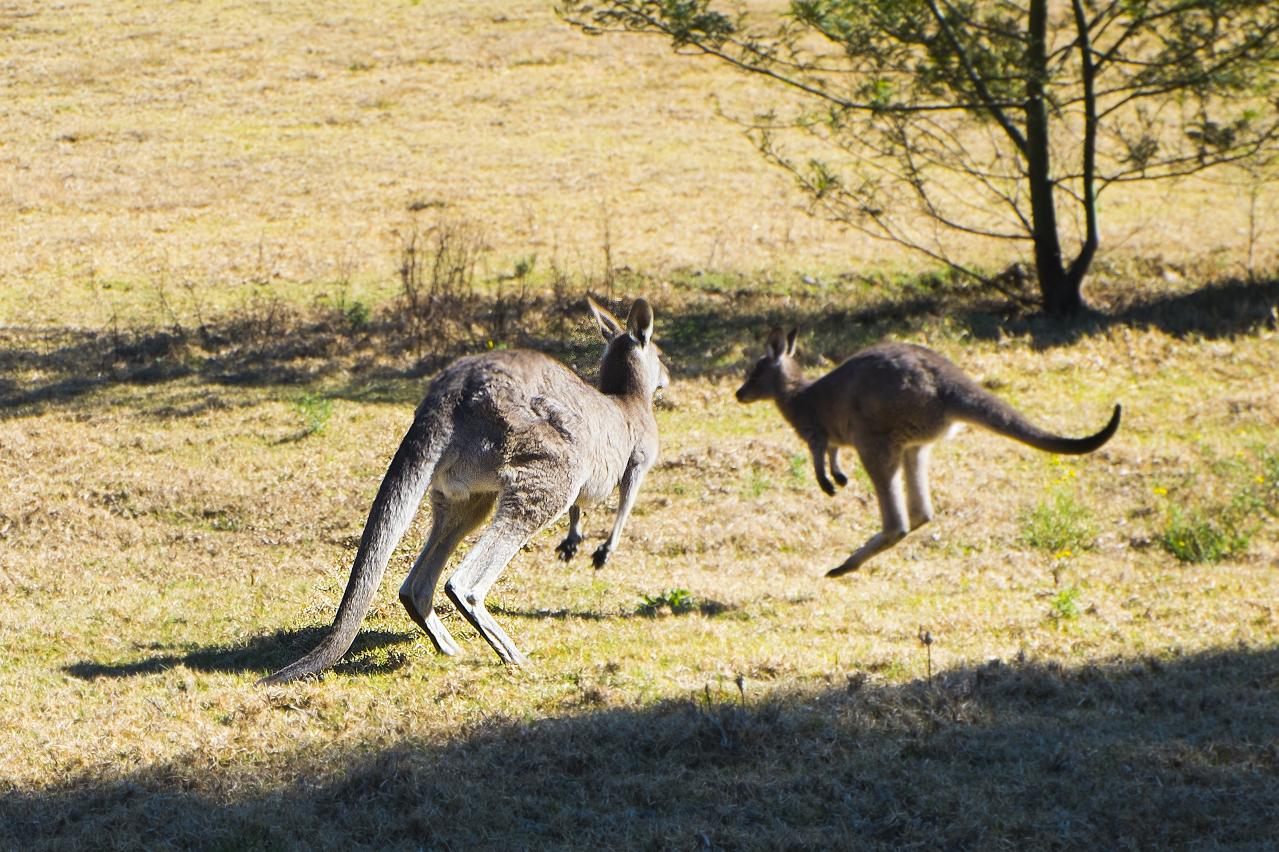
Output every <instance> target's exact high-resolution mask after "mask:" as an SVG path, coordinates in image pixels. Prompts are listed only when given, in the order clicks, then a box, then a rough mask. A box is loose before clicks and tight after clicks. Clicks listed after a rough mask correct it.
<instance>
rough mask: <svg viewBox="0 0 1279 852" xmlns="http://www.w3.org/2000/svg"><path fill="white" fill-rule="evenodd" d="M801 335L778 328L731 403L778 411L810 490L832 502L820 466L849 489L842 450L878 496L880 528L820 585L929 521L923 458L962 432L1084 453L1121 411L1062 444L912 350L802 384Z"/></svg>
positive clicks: (893, 349)
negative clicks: (794, 436) (801, 455)
mask: <svg viewBox="0 0 1279 852" xmlns="http://www.w3.org/2000/svg"><path fill="white" fill-rule="evenodd" d="M798 336H799V330H798V329H791V331H790V333H789V334H787V335H783V334H782V330H781V329H780V328H774V329H773V330H772V332H771V333H770V334H769V337H768V342H767V345H766V352H765V354H764V356H763V357H762V358H760V359H759V361H757V362H756V363H755V366H754V367H753V368H751V371H750V373H749V374H747V377H746V382H745V384H743V385H742V386H741V387H740V388H738V390H737V401H738V402H742V403H748V402H754V401H756V400H760V399H771V400H773V401H774V402H775V403H777V408H778V410H779V411H781V413H782V416H783V417H785V418H786V421H787V422H788V423H790V425H791V426H792V427H794V429H795V431H796V432H797V433H799V436H800V438H802V439H803V440H804V441H806V442H807V443H808V450H809V452H811V453H812V454H813V469H814V471H815V472H816V474H817V484H818V485H819V486H821V489H822V491H825V492H826V493H827V494H828V495H832V496H833V495H834V494H835V485H833V484H832V483H831V481H830V479H829V478H827V476H826V465H827V464H828V463H829V465H830V470H831V475H832V476H833V477H834V478H835V482H836V483H838V484H839V485H840V486H844V485H847V484H848V477H847V476H845V475H844V472H843V470H841V469H840V467H839V448H840V447H850V446H851V447H853V448H854V449H856V450H857V455H858V457H859V458H861V462H862V466H863V467H864V468H865V469H866V473H867V474H869V476H870V481H871V484H872V485H873V486H874V488H875V496H876V498H877V499H878V501H879V512H880V516H881V518H882V520H883V529H882V530H881V531H880V532H878V533H876V534H875V535H873V536H871V537H870V538H869V539H868V540H867V541H866V543H865V544H863V545H862V546H861V547H859V548H858V549H857V550H855V551H853V553H852V555H851V556H849V557H848V558H847V559H846V560H844V562H843V564H841V565H839V566H837V567H835V568H832V569H831V570H830V571H828V572H826V576H827V577H839V576H841V575H843V574H847V573H849V572H850V571H856V570H857V569H858V568H860V567H861V566H862V565H864V564H866V561H867V560H869V559H870V558H871V557H872V556H875V555H876V554H877V553H881V552H883V551H885V550H887V549H888V548H890V547H892V546H893V545H895V544H897V542H899V541H901V540H902V539H903V538H905V536H906V533H907V532H910V531H912V530H916V529H918V528H919V527H921V526H923V525H924V524H926V523H928V522H929V521H931V520H932V519H933V505H932V500H931V498H930V497H929V494H928V456H929V453H930V451H931V450H932V445H933V444H935V443H936V442H937V441H940V440H941V439H942V438H945V437H949V436H950V435H952V434H954V432H955V431H956V430H957V429H958V428H959V427H960V426H961V424H964V423H974V424H976V425H978V426H984V427H985V428H987V429H990V430H991V431H992V432H996V433H998V434H1000V435H1003V436H1005V437H1008V438H1012V439H1014V440H1017V441H1020V442H1022V443H1023V444H1028V445H1030V446H1032V447H1034V448H1035V449H1038V450H1044V451H1046V452H1050V453H1063V454H1067V455H1082V454H1084V453H1091V452H1092V451H1094V450H1096V449H1098V448H1099V447H1101V446H1102V445H1103V444H1105V443H1106V442H1107V441H1109V440H1110V438H1111V436H1112V435H1114V434H1115V430H1117V429H1118V428H1119V416H1120V412H1121V407H1120V406H1118V405H1116V406H1115V410H1114V413H1113V414H1112V415H1111V417H1110V422H1109V423H1107V424H1106V426H1105V428H1103V429H1102V430H1101V431H1100V432H1098V433H1097V434H1095V435H1090V436H1089V437H1087V438H1062V437H1058V436H1057V435H1053V434H1051V433H1049V432H1045V431H1044V430H1043V429H1040V428H1039V427H1037V426H1035V425H1033V424H1031V423H1030V422H1029V421H1028V420H1026V418H1025V417H1023V416H1022V415H1021V414H1019V413H1018V412H1017V411H1016V410H1014V409H1013V408H1012V407H1011V406H1009V405H1008V404H1007V403H1005V402H1004V401H1003V400H1001V399H999V398H998V397H996V396H994V395H993V394H991V393H989V392H987V391H986V390H985V389H984V388H983V387H981V385H979V384H977V383H976V382H975V381H973V380H972V379H971V378H969V377H968V376H967V375H965V373H964V372H963V371H962V370H960V369H959V367H957V366H955V365H954V364H953V363H951V362H950V361H948V360H947V359H945V358H943V357H942V356H941V355H939V354H937V353H936V352H934V351H932V350H931V349H926V348H924V347H923V346H915V345H913V344H909V343H880V344H878V345H875V346H871V347H869V348H867V349H863V350H862V351H861V352H858V353H857V354H856V355H854V356H853V357H851V358H849V359H848V360H847V361H845V362H844V363H842V364H840V365H839V366H838V367H836V368H835V369H834V370H831V371H830V372H829V373H827V374H826V375H824V376H822V377H821V378H820V379H818V380H817V381H814V382H807V381H805V380H804V373H803V370H802V369H801V367H800V365H799V362H798V361H797V360H796V358H795V342H796V339H797V338H798ZM903 471H905V477H904V479H905V488H904V489H903V482H902V480H903V476H902V473H903ZM903 491H904V493H903Z"/></svg>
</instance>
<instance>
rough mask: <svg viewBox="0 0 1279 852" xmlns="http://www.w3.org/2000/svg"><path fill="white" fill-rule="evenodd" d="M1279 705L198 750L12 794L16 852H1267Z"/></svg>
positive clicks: (675, 719)
mask: <svg viewBox="0 0 1279 852" xmlns="http://www.w3.org/2000/svg"><path fill="white" fill-rule="evenodd" d="M1277 689H1279V649H1276V648H1274V647H1270V648H1265V649H1245V648H1238V649H1231V650H1214V651H1208V652H1204V653H1198V654H1193V655H1188V656H1183V657H1175V658H1156V657H1145V658H1138V659H1126V660H1118V661H1114V662H1112V663H1110V664H1107V665H1086V666H1083V667H1080V668H1073V669H1066V668H1063V667H1061V666H1059V665H1055V664H1039V663H1031V662H1012V663H1000V662H998V661H992V662H991V663H988V664H986V665H981V666H974V667H961V668H956V669H954V670H951V671H946V672H943V673H941V674H938V675H936V676H935V677H932V678H929V679H921V680H917V681H913V682H909V683H904V684H898V685H882V684H880V685H876V684H873V683H871V682H868V681H867V680H866V678H865V676H864V675H861V674H858V673H854V674H853V675H852V676H851V677H850V676H841V677H838V678H832V682H830V683H829V684H828V685H827V686H824V687H821V688H810V689H801V690H797V691H772V692H769V691H761V690H760V689H759V687H758V686H756V685H755V684H753V683H749V682H748V683H745V684H744V685H743V686H742V688H741V689H740V691H739V690H738V688H736V687H734V686H732V685H731V684H730V685H729V686H728V688H727V689H719V688H715V689H714V690H712V688H711V687H710V686H708V687H707V688H706V690H704V691H699V692H697V693H694V695H693V696H692V697H690V698H688V699H685V700H671V701H663V702H660V703H656V704H647V705H641V706H621V707H608V708H599V709H591V706H590V705H591V702H592V701H598V700H600V699H599V696H598V695H596V694H594V693H592V692H591V691H590V690H589V689H586V690H584V691H583V696H582V703H581V704H580V705H579V706H578V708H577V709H576V710H572V711H570V712H568V714H567V715H563V716H558V717H552V718H543V719H537V720H534V721H528V720H526V719H503V718H497V717H493V716H489V717H488V720H487V721H486V722H484V723H482V724H479V725H475V726H472V727H470V728H467V729H464V730H460V731H458V732H456V734H455V735H454V736H452V737H449V738H447V739H445V740H441V739H439V738H438V737H436V736H434V735H432V736H431V737H430V738H424V739H417V738H412V737H410V738H401V739H396V740H394V741H390V742H385V741H384V743H383V744H382V745H378V746H377V747H375V748H371V747H370V745H368V744H361V743H352V744H344V745H335V746H333V747H330V748H327V749H316V748H315V747H314V746H309V747H305V748H299V749H298V750H297V751H295V752H292V753H280V754H276V755H262V756H260V758H255V759H254V761H253V762H252V764H251V765H245V766H237V767H232V768H215V769H210V768H209V767H210V766H218V767H221V766H223V765H222V764H214V763H210V761H209V759H208V756H207V755H203V754H200V753H198V752H197V751H193V752H192V753H190V754H189V755H186V756H184V757H182V758H179V759H178V760H175V761H173V762H171V763H168V764H163V765H158V766H151V767H146V768H143V769H140V770H124V771H122V772H121V773H120V774H119V775H117V776H112V777H95V776H90V775H85V776H81V777H73V778H67V779H63V780H61V781H58V782H55V783H54V784H52V785H51V786H49V787H46V788H42V789H30V788H22V787H20V786H13V785H10V786H7V787H5V788H3V792H0V845H9V846H14V847H15V848H17V847H22V848H26V849H34V848H73V847H75V848H78V847H90V848H92V847H96V846H100V845H102V844H103V843H104V838H113V839H115V842H124V843H125V844H126V845H129V844H130V843H133V842H136V843H137V844H138V845H139V846H146V847H150V848H155V847H176V848H220V849H227V848H236V849H279V848H312V847H315V846H322V847H325V848H344V849H345V848H406V849H407V848H433V849H434V848H438V849H460V848H466V849H497V848H546V847H555V848H582V849H586V848H590V849H635V848H655V849H656V848H661V849H672V848H706V849H714V848H724V849H733V848H740V849H781V848H787V849H819V848H820V849H829V848H869V849H899V848H929V849H989V848H1036V849H1046V848H1052V849H1099V848H1100V849H1156V848H1159V849H1162V848H1219V847H1230V848H1239V849H1265V848H1273V844H1274V841H1275V838H1276V837H1277V836H1279V740H1276V731H1279V701H1276V700H1275V695H1276V690H1277ZM287 703H288V702H284V704H281V705H280V706H281V707H285V706H286V705H287ZM279 712H286V710H284V709H281V710H280V711H279ZM391 736H392V737H393V735H391Z"/></svg>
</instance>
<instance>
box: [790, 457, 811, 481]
mask: <svg viewBox="0 0 1279 852" xmlns="http://www.w3.org/2000/svg"><path fill="white" fill-rule="evenodd" d="M790 476H791V479H793V480H795V482H798V483H803V482H804V481H805V480H806V479H807V478H808V456H806V455H804V454H803V453H795V455H793V456H791V457H790Z"/></svg>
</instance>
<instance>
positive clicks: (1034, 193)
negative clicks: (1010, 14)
mask: <svg viewBox="0 0 1279 852" xmlns="http://www.w3.org/2000/svg"><path fill="white" fill-rule="evenodd" d="M1029 24H1030V26H1029V35H1030V47H1029V50H1028V51H1027V56H1026V59H1027V65H1028V66H1029V67H1028V69H1027V70H1028V72H1029V73H1028V76H1027V78H1026V80H1027V82H1026V179H1027V182H1028V183H1029V189H1030V212H1031V223H1032V226H1033V229H1034V234H1033V237H1034V243H1035V272H1036V273H1037V275H1038V277H1039V293H1040V296H1041V298H1042V299H1043V302H1044V310H1045V311H1046V312H1047V313H1049V314H1053V315H1054V316H1068V315H1070V314H1074V313H1076V312H1078V311H1079V310H1080V309H1081V308H1082V307H1083V298H1082V297H1081V295H1080V285H1081V284H1082V283H1083V275H1082V271H1081V274H1078V275H1075V274H1071V273H1073V272H1074V271H1075V270H1073V269H1072V270H1071V273H1067V271H1066V269H1065V268H1064V266H1063V265H1062V260H1061V239H1060V237H1059V236H1058V233H1057V207H1056V203H1055V200H1054V198H1053V179H1052V163H1051V161H1050V156H1049V149H1048V140H1049V135H1048V104H1047V102H1046V101H1045V99H1044V84H1045V82H1046V81H1047V77H1048V51H1047V33H1048V0H1031V3H1030V21H1029Z"/></svg>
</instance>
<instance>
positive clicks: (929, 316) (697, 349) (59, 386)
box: [0, 280, 1279, 417]
mask: <svg viewBox="0 0 1279 852" xmlns="http://www.w3.org/2000/svg"><path fill="white" fill-rule="evenodd" d="M1112 295H1113V298H1111V299H1110V302H1111V303H1112V308H1111V309H1110V311H1109V312H1107V313H1099V312H1089V313H1085V314H1084V315H1082V316H1080V317H1078V318H1076V319H1073V320H1069V321H1057V320H1050V319H1047V318H1045V317H1042V316H1035V315H1029V316H1028V315H1022V314H1017V313H1015V312H1010V311H1009V310H1008V308H1007V307H1006V304H1004V303H1001V302H999V301H995V300H992V299H991V298H990V297H989V295H988V294H987V293H985V292H984V291H976V290H973V289H971V288H956V287H954V286H949V285H937V286H934V287H931V288H926V287H923V286H922V285H919V284H915V285H912V286H910V287H907V288H904V289H901V290H899V291H897V292H895V293H891V294H888V295H879V294H877V293H874V292H873V291H872V296H871V297H869V298H867V297H866V296H865V294H864V293H860V294H840V293H827V292H825V291H822V290H820V289H818V288H811V289H808V290H800V291H796V292H792V293H786V294H778V293H768V292H753V291H750V290H743V291H740V292H735V293H719V294H714V293H695V292H678V293H676V294H675V295H674V296H672V297H670V298H669V299H668V300H667V302H669V304H660V305H658V328H657V331H658V336H659V338H660V341H661V343H662V346H663V348H664V350H665V351H666V352H667V355H668V361H669V362H670V366H671V368H672V371H673V372H674V373H675V374H676V376H680V377H695V376H702V375H724V374H730V373H732V374H735V373H737V372H738V371H740V369H741V367H742V365H743V364H744V363H745V362H746V361H747V360H749V359H751V358H754V357H756V355H757V353H758V351H760V350H761V346H762V344H761V342H760V341H761V340H762V338H763V336H764V335H765V334H766V332H767V330H768V328H769V327H770V326H772V325H782V326H792V325H797V326H799V327H800V328H802V329H803V331H804V339H805V347H804V348H805V350H806V351H808V352H810V353H823V354H825V355H826V356H828V357H829V358H831V359H833V360H836V361H838V360H842V359H843V358H845V357H847V356H849V355H851V354H852V353H853V352H855V351H857V350H858V349H860V348H861V347H863V346H865V345H867V344H868V343H871V342H874V341H876V340H879V339H882V338H884V337H892V336H900V335H903V334H907V333H911V332H914V331H916V330H918V329H920V328H925V327H927V326H928V325H929V324H933V323H937V322H939V321H945V322H946V323H947V324H948V326H949V327H950V328H953V329H958V330H960V331H963V332H967V333H968V334H970V335H971V336H972V337H974V338H977V339H983V340H988V339H995V338H998V337H1000V336H1001V335H1009V334H1011V335H1029V336H1030V337H1031V338H1032V340H1033V342H1034V345H1035V346H1036V347H1039V348H1043V349H1047V348H1052V347H1055V346H1064V345H1069V344H1071V343H1074V342H1075V341H1077V340H1079V339H1080V338H1083V337H1087V336H1089V335H1094V334H1100V333H1105V332H1106V331H1107V330H1108V329H1110V328H1112V327H1115V326H1127V327H1133V328H1157V329H1162V330H1164V331H1166V332H1168V333H1169V334H1172V335H1175V336H1178V337H1202V338H1205V339H1214V338H1222V337H1230V336H1233V335H1239V334H1249V333H1254V332H1256V331H1257V330H1258V329H1260V328H1263V327H1265V326H1267V325H1268V324H1274V323H1277V322H1279V318H1277V317H1276V314H1275V311H1276V306H1277V305H1279V280H1271V281H1262V282H1256V283H1245V282H1241V281H1224V282H1218V283H1213V284H1209V285H1206V286H1203V287H1200V288H1198V289H1195V290H1191V291H1187V292H1177V293H1155V294H1153V295H1151V294H1150V293H1149V292H1141V293H1138V294H1136V295H1133V296H1131V297H1130V296H1128V295H1126V294H1123V293H1119V294H1117V295H1114V294H1112ZM581 315H582V316H585V315H586V314H585V308H582V310H581ZM508 337H509V339H505V340H501V341H497V342H498V343H499V344H500V345H503V346H506V345H510V346H526V347H530V348H535V349H540V350H542V351H545V352H549V353H551V354H553V355H556V356H557V357H560V358H562V359H564V360H566V361H569V362H570V363H573V364H577V365H579V366H581V367H584V368H585V367H588V366H593V365H594V363H595V361H596V359H597V358H598V357H599V354H600V348H599V346H598V345H596V344H595V342H594V339H593V338H592V339H591V342H590V343H589V344H587V343H585V342H584V341H583V340H573V339H570V338H568V337H566V336H565V335H564V334H563V332H562V329H561V333H559V334H555V333H552V326H551V325H546V327H545V328H542V327H540V326H539V327H536V328H534V327H529V328H522V329H513V330H512V331H511V332H510V333H509V335H508ZM489 342H491V341H481V340H480V339H479V338H476V339H474V340H471V341H469V342H465V341H461V342H457V343H455V344H453V345H451V346H448V347H445V349H443V350H441V351H437V352H425V353H423V352H421V351H419V349H418V347H420V345H421V342H420V341H417V342H415V341H413V340H411V339H410V338H409V337H407V336H406V332H404V331H403V329H402V328H401V327H400V326H399V325H397V324H396V323H395V322H393V321H391V320H390V319H387V320H385V321H382V322H379V323H373V324H370V325H368V326H364V327H361V329H360V330H359V331H358V332H357V331H355V330H353V329H352V328H351V327H350V326H349V325H344V324H342V323H340V322H334V321H332V320H331V318H330V319H329V320H325V319H323V318H311V319H308V318H307V316H306V315H304V314H302V313H299V312H294V313H292V314H285V315H283V316H281V317H279V318H277V319H273V320H272V322H271V323H270V324H264V321H263V320H262V319H261V318H260V317H248V318H245V317H239V318H237V317H232V318H230V319H228V320H227V321H225V322H223V323H222V324H221V325H212V324H211V325H206V326H202V327H201V328H200V329H198V330H189V329H182V328H170V329H156V328H153V329H142V330H138V331H134V332H128V333H120V332H118V331H114V330H113V331H102V332H94V331H84V330H73V329H57V328H46V329H18V328H14V327H9V328H7V329H4V330H2V331H0V376H13V375H24V374H26V375H38V376H39V378H38V379H36V380H34V381H32V382H29V383H26V384H24V383H22V382H21V381H19V380H18V379H14V378H0V417H4V416H14V415H15V414H17V413H19V412H20V411H24V410H29V409H31V408H33V407H34V408H37V409H39V408H42V407H46V406H56V405H73V404H76V403H77V401H78V400H79V399H80V398H81V397H83V396H84V395H85V394H88V393H91V392H93V391H95V390H99V389H102V388H106V387H111V386H117V385H147V384H155V383H159V382H167V381H172V380H176V379H189V378H194V379H195V380H196V381H197V382H199V383H200V384H202V385H214V386H216V385H225V386H243V385H251V386H262V387H280V388H282V389H283V388H287V387H290V386H297V385H313V384H316V383H320V382H330V383H331V382H333V381H335V380H338V381H340V382H341V385H340V387H338V388H337V389H336V390H334V391H332V392H331V393H332V395H333V396H335V397H338V398H343V399H351V400H359V401H365V402H370V401H375V402H393V403H405V404H411V403H415V402H417V401H418V399H419V398H420V397H421V394H422V392H423V390H424V387H423V385H422V383H421V382H420V381H416V380H418V379H421V378H422V377H424V376H427V375H430V374H432V373H434V372H435V371H436V370H438V369H439V368H440V367H442V366H443V365H444V364H446V363H448V362H449V361H450V360H451V359H452V358H454V357H456V356H458V355H461V354H465V353H467V352H474V351H483V349H484V348H485V345H486V344H487V343H489ZM206 408H207V406H205V407H202V406H200V405H194V406H190V407H187V408H180V409H173V410H166V411H164V412H161V414H163V415H165V416H175V417H176V416H184V415H188V414H197V413H199V412H200V411H202V410H206Z"/></svg>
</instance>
